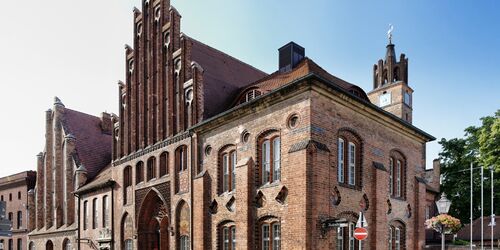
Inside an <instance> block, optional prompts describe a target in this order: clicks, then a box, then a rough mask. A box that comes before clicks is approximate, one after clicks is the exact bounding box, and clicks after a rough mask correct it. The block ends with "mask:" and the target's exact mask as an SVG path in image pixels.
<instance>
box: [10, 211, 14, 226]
mask: <svg viewBox="0 0 500 250" xmlns="http://www.w3.org/2000/svg"><path fill="white" fill-rule="evenodd" d="M13 219H14V214H13V213H12V212H10V213H9V221H10V222H11V223H12V224H14V221H13Z"/></svg>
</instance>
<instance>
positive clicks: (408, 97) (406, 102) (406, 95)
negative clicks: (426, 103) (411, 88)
mask: <svg viewBox="0 0 500 250" xmlns="http://www.w3.org/2000/svg"><path fill="white" fill-rule="evenodd" d="M404 103H405V104H406V105H408V106H410V93H408V92H406V91H405V96H404Z"/></svg>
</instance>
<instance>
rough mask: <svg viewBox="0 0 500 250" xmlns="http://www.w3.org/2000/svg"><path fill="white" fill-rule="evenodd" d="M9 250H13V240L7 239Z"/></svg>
mask: <svg viewBox="0 0 500 250" xmlns="http://www.w3.org/2000/svg"><path fill="white" fill-rule="evenodd" d="M9 250H14V240H13V239H9Z"/></svg>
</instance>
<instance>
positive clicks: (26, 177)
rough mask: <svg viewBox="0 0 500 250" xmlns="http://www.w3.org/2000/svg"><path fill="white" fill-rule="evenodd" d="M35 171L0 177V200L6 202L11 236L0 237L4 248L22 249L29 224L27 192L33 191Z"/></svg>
mask: <svg viewBox="0 0 500 250" xmlns="http://www.w3.org/2000/svg"><path fill="white" fill-rule="evenodd" d="M35 182H36V173H35V172H33V171H24V172H21V173H18V174H14V175H10V176H6V177H2V178H0V200H1V201H5V202H6V210H5V214H6V216H7V217H6V218H7V219H8V220H10V221H11V223H12V237H1V236H0V243H3V245H4V249H5V250H16V249H17V250H21V249H22V250H24V249H26V242H27V241H26V240H27V235H28V232H29V230H30V228H31V224H30V223H29V222H28V218H29V216H28V214H29V211H28V210H29V206H28V199H29V197H30V195H28V194H29V193H32V192H33V188H34V187H35Z"/></svg>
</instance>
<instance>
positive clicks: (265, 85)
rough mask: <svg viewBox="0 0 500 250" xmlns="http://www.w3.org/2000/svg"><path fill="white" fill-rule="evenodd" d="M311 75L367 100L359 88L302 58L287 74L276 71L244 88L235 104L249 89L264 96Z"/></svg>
mask: <svg viewBox="0 0 500 250" xmlns="http://www.w3.org/2000/svg"><path fill="white" fill-rule="evenodd" d="M311 73H314V74H316V75H318V76H320V77H322V78H325V79H326V80H328V81H330V82H332V83H334V84H336V85H337V86H339V87H340V88H342V89H345V90H346V91H348V92H351V93H352V92H353V91H356V92H358V94H359V97H361V98H363V99H365V100H368V97H367V95H366V93H365V92H364V91H363V89H361V88H360V87H358V86H356V85H354V84H351V83H348V82H346V81H344V80H342V79H340V78H338V77H335V76H333V75H331V74H330V73H328V72H327V71H326V70H324V69H323V68H321V67H320V66H319V65H318V64H316V63H315V62H314V61H313V60H311V59H309V58H307V57H306V58H304V59H303V60H302V61H301V62H300V63H299V64H298V65H297V66H296V67H295V68H294V69H293V70H291V71H288V72H280V71H276V72H274V73H272V74H271V75H268V76H267V77H264V78H262V79H260V80H258V81H256V82H255V83H253V84H251V85H250V86H248V87H246V88H245V89H244V90H243V91H241V92H240V95H239V97H238V98H237V100H236V102H235V103H236V104H238V103H239V102H238V101H239V99H240V98H241V97H242V96H243V95H244V94H245V93H246V92H247V91H248V90H249V89H254V88H257V89H259V90H260V91H261V92H263V93H262V94H265V93H267V92H270V91H272V90H274V89H277V88H279V87H281V86H284V85H286V84H289V83H291V82H293V81H294V80H297V79H299V78H301V77H304V76H307V75H309V74H311Z"/></svg>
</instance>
